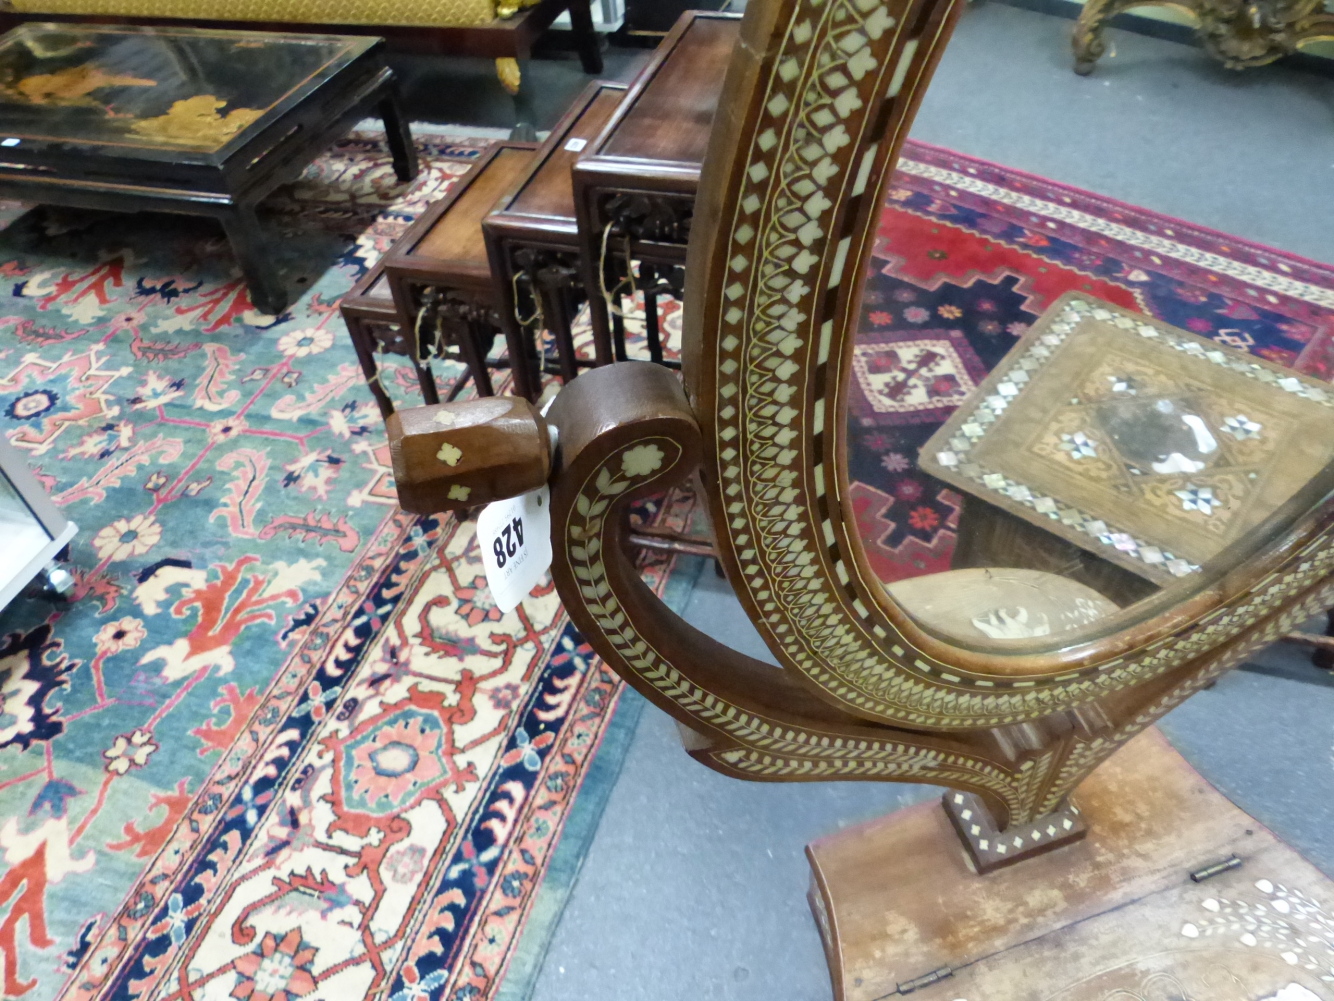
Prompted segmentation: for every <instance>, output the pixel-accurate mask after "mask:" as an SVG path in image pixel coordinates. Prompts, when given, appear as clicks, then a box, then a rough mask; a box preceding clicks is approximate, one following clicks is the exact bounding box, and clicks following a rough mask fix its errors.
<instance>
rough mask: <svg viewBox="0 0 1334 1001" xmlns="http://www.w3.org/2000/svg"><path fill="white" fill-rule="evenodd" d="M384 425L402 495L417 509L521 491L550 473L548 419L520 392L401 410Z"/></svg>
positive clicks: (460, 506) (465, 504)
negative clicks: (516, 394) (519, 394)
mask: <svg viewBox="0 0 1334 1001" xmlns="http://www.w3.org/2000/svg"><path fill="white" fill-rule="evenodd" d="M385 429H386V430H387V431H388V432H389V454H390V456H391V457H392V461H393V466H394V483H395V486H396V487H397V489H398V502H399V504H400V505H401V506H402V507H403V510H404V511H410V512H412V513H413V514H436V513H438V512H440V511H461V510H466V509H468V508H472V507H476V506H477V505H478V504H489V503H490V502H491V501H495V500H504V499H505V498H507V497H517V496H518V495H519V494H523V493H527V492H528V491H529V490H536V489H537V488H538V487H540V486H542V485H543V484H544V483H546V481H547V478H548V477H549V476H550V475H551V439H550V436H549V434H548V432H547V423H546V421H544V420H543V419H542V415H541V414H539V413H538V412H537V411H536V410H535V409H534V408H533V405H532V404H531V403H529V402H528V401H527V400H524V399H521V398H520V397H517V396H490V397H487V398H485V399H481V400H466V401H464V402H462V403H440V404H437V405H435V406H431V407H412V408H411V409H408V410H400V411H396V412H395V413H392V414H390V415H389V416H388V418H386V419H385Z"/></svg>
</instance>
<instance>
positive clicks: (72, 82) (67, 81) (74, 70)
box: [13, 63, 157, 106]
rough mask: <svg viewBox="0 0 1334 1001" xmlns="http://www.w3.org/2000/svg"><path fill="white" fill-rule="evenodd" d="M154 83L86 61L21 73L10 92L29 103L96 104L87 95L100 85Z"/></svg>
mask: <svg viewBox="0 0 1334 1001" xmlns="http://www.w3.org/2000/svg"><path fill="white" fill-rule="evenodd" d="M156 86H157V81H156V80H146V79H143V78H141V77H137V76H122V75H119V74H116V73H108V72H106V71H105V70H103V69H101V68H100V67H98V66H93V65H91V64H87V63H85V64H84V65H82V66H71V67H69V68H68V69H63V70H60V71H59V72H56V73H38V74H35V75H34V76H29V77H24V78H23V79H22V80H20V81H19V82H18V83H17V84H15V85H14V87H13V92H15V93H16V94H17V96H19V97H21V98H23V99H24V100H26V101H29V102H31V103H32V104H45V105H92V106H96V105H97V102H96V101H94V100H92V99H91V98H90V96H89V95H91V94H92V92H93V91H95V90H101V89H102V88H103V87H156Z"/></svg>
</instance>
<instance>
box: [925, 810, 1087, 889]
mask: <svg viewBox="0 0 1334 1001" xmlns="http://www.w3.org/2000/svg"><path fill="white" fill-rule="evenodd" d="M940 802H941V805H942V806H943V807H944V808H945V815H946V816H947V817H949V818H950V823H951V824H953V825H954V830H955V832H956V833H957V834H958V835H959V838H960V839H961V840H962V841H963V846H964V848H966V849H967V850H968V857H969V858H970V859H972V861H973V868H974V869H976V870H977V871H978V872H979V873H988V872H994V871H995V870H997V869H1000V868H1003V867H1005V866H1007V865H1014V864H1015V863H1016V862H1022V861H1023V860H1024V859H1029V858H1032V857H1033V856H1034V855H1041V854H1042V853H1043V852H1049V851H1051V850H1052V849H1053V848H1060V847H1061V846H1062V845H1068V844H1070V842H1072V841H1078V840H1079V839H1080V838H1082V837H1083V836H1084V835H1085V834H1087V833H1088V827H1087V826H1086V825H1085V824H1084V817H1083V816H1082V815H1081V814H1080V812H1079V808H1078V807H1077V806H1075V805H1074V804H1073V803H1067V804H1066V805H1065V806H1064V807H1063V808H1062V809H1060V810H1057V811H1055V812H1054V813H1049V814H1047V815H1046V816H1045V817H1039V818H1038V819H1037V820H1035V821H1033V822H1032V823H1028V824H1019V825H1017V826H1012V827H1011V828H1010V830H1008V831H1005V832H1001V831H999V830H997V829H996V821H995V820H993V819H992V816H991V813H990V811H988V810H987V807H986V804H985V803H983V802H982V800H981V798H980V797H978V796H975V795H973V794H972V793H970V792H955V791H953V790H951V791H950V792H947V793H945V795H944V796H943V797H942V798H941V801H940Z"/></svg>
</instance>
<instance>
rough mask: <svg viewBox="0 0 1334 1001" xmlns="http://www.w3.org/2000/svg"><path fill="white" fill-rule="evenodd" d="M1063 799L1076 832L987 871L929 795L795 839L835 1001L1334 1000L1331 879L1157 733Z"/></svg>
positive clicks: (1130, 747) (1133, 745)
mask: <svg viewBox="0 0 1334 1001" xmlns="http://www.w3.org/2000/svg"><path fill="white" fill-rule="evenodd" d="M1076 796H1077V799H1078V802H1079V806H1080V810H1081V813H1082V816H1083V819H1084V821H1085V823H1086V824H1087V829H1088V833H1087V836H1086V837H1084V838H1082V839H1080V840H1077V841H1074V842H1073V843H1066V844H1064V845H1061V846H1059V847H1057V848H1056V849H1055V850H1051V851H1047V852H1046V853H1045V854H1042V855H1038V856H1036V857H1029V858H1027V859H1025V860H1024V861H1023V862H1022V863H1021V864H1019V865H1011V866H1006V867H1004V868H1001V869H998V870H994V871H992V872H989V873H987V874H985V875H979V874H978V873H977V872H975V871H974V868H973V865H972V863H971V862H970V860H969V858H968V852H967V851H966V850H965V848H964V847H963V845H962V844H961V842H960V840H959V838H958V837H957V835H956V834H955V831H954V830H952V828H951V821H950V819H949V817H948V816H947V814H946V812H945V811H944V810H942V809H941V807H940V805H939V804H938V803H937V802H934V801H932V802H926V803H921V804H918V805H917V806H914V807H910V808H909V809H906V810H901V811H899V812H898V813H895V814H892V815H890V816H888V817H884V818H881V819H879V820H874V821H871V822H870V823H867V824H863V825H861V826H859V827H854V828H848V829H847V830H844V831H840V832H839V833H837V834H834V835H831V836H830V837H828V838H824V839H822V840H820V841H817V842H814V843H813V844H811V845H808V846H807V848H806V855H807V858H808V859H809V860H810V863H811V871H812V881H811V891H810V895H809V899H810V904H811V909H812V911H813V912H814V914H815V918H816V922H817V924H818V926H819V929H820V935H821V938H822V939H823V941H824V946H825V954H826V957H827V958H828V960H829V969H830V974H831V977H832V979H833V986H834V997H835V998H836V999H837V1001H879V999H886V998H888V997H897V996H901V995H903V994H911V995H912V997H913V1001H955V999H963V1001H988V999H993V998H1003V999H1005V1001H1109V999H1120V998H1147V999H1154V1001H1160V999H1166V998H1209V999H1211V1001H1223V999H1226V1001H1280V999H1281V1001H1328V999H1334V973H1332V972H1331V969H1332V968H1334V883H1331V881H1330V880H1329V879H1327V878H1326V877H1325V876H1324V875H1322V874H1321V873H1320V872H1319V870H1317V869H1316V868H1315V867H1314V866H1311V865H1310V864H1308V863H1307V862H1305V861H1304V860H1303V859H1302V858H1301V857H1300V856H1299V855H1297V853H1296V852H1294V851H1293V850H1292V849H1290V848H1288V847H1287V846H1286V845H1284V844H1283V843H1282V842H1281V841H1279V840H1278V838H1276V837H1275V836H1274V835H1273V834H1271V833H1270V832H1269V831H1267V830H1265V828H1263V827H1262V826H1261V825H1260V824H1259V823H1257V822H1256V821H1255V820H1254V819H1253V818H1251V817H1249V816H1248V815H1247V814H1245V813H1243V812H1242V811H1241V810H1239V809H1237V808H1236V807H1235V806H1233V805H1232V804H1231V803H1230V802H1228V800H1227V799H1226V798H1225V797H1224V796H1223V795H1222V794H1221V793H1219V792H1218V791H1217V790H1216V789H1214V788H1213V787H1212V786H1210V785H1209V784H1208V783H1207V782H1205V781H1204V780H1203V779H1202V778H1201V777H1200V776H1199V775H1198V774H1196V773H1195V771H1194V770H1193V769H1192V768H1191V767H1190V766H1189V765H1188V764H1186V762H1185V761H1184V760H1183V759H1182V758H1181V756H1180V755H1178V754H1177V753H1176V752H1175V751H1174V750H1173V749H1172V748H1171V747H1170V746H1169V745H1168V744H1167V741H1166V740H1165V739H1164V738H1163V737H1162V736H1161V735H1160V734H1159V733H1158V732H1157V731H1156V730H1150V731H1148V732H1146V733H1144V734H1141V735H1140V736H1139V737H1137V738H1136V739H1135V740H1133V741H1131V742H1130V743H1129V744H1128V745H1126V747H1124V748H1123V749H1122V750H1121V751H1120V752H1118V753H1117V754H1116V755H1115V756H1113V757H1112V758H1111V759H1110V760H1109V761H1108V762H1107V763H1106V764H1104V765H1103V766H1102V767H1100V768H1099V769H1098V770H1097V771H1096V772H1094V774H1093V775H1092V777H1090V778H1089V779H1088V781H1086V782H1085V783H1084V784H1083V785H1082V786H1080V788H1079V790H1078V792H1077V794H1076ZM956 805H958V806H960V807H961V810H960V812H959V814H958V815H959V816H960V817H962V809H966V807H963V806H962V804H956ZM1007 833H1008V832H1007ZM1012 837H1013V835H1012ZM1039 840H1041V839H1039ZM1021 847H1022V846H1021ZM1007 854H1008V853H1007ZM1234 856H1235V857H1236V858H1237V859H1240V864H1238V863H1236V862H1234V861H1231V860H1232V859H1233V857H1234Z"/></svg>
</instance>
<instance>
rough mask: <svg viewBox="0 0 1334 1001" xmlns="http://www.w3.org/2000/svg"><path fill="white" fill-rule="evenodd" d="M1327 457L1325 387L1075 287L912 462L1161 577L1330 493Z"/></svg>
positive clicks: (1270, 529)
mask: <svg viewBox="0 0 1334 1001" xmlns="http://www.w3.org/2000/svg"><path fill="white" fill-rule="evenodd" d="M888 347H892V345H889V346H888ZM1331 460H1334V390H1331V388H1330V387H1328V386H1325V385H1323V384H1321V383H1319V382H1317V381H1315V380H1313V379H1309V378H1306V377H1304V376H1301V375H1298V374H1297V373H1295V372H1292V371H1291V370H1289V369H1284V368H1280V367H1279V366H1277V365H1272V364H1270V363H1268V362H1265V361H1262V360H1261V359H1258V358H1256V357H1254V356H1253V355H1250V354H1246V353H1244V352H1241V351H1236V350H1234V349H1231V348H1227V347H1224V346H1222V345H1219V344H1218V343H1216V342H1214V341H1209V340H1205V339H1204V338H1201V337H1197V336H1196V335H1194V334H1191V333H1188V332H1187V331H1184V330H1179V329H1177V328H1175V327H1172V326H1169V325H1168V324H1165V323H1161V322H1159V321H1157V320H1154V319H1152V318H1150V317H1147V316H1143V315H1141V314H1138V313H1133V312H1131V311H1129V310H1125V309H1121V308H1119V307H1116V306H1113V305H1111V304H1109V303H1104V302H1100V301H1098V300H1095V299H1092V298H1090V297H1088V296H1084V295H1082V294H1079V293H1071V294H1069V295H1066V296H1063V297H1062V298H1061V299H1059V300H1057V301H1056V302H1055V303H1054V304H1053V305H1052V306H1051V307H1050V308H1049V309H1048V310H1047V311H1046V312H1045V313H1044V314H1043V315H1042V317H1041V318H1040V319H1039V321H1038V322H1037V323H1036V324H1034V326H1033V328H1032V329H1031V330H1030V331H1029V332H1028V333H1027V334H1026V335H1025V336H1024V338H1023V339H1022V340H1021V341H1020V342H1019V343H1018V344H1017V345H1015V347H1014V348H1013V349H1012V350H1011V351H1010V353H1009V354H1007V355H1006V356H1005V358H1004V359H1003V360H1002V361H1001V363H1000V364H999V365H998V366H997V367H996V369H995V370H994V371H993V372H992V374H991V376H990V377H988V378H987V380H986V381H985V382H983V383H982V385H981V386H979V387H978V389H977V390H976V392H975V393H974V394H973V395H972V396H971V397H970V398H969V400H968V401H967V402H966V403H965V404H964V405H963V406H962V407H960V408H959V409H958V410H957V411H956V412H955V414H954V416H953V417H951V418H950V420H949V421H948V422H946V424H945V425H944V426H943V427H941V428H940V430H938V431H937V432H936V433H935V434H934V435H932V437H931V439H930V441H928V442H927V443H926V445H924V446H923V447H922V451H921V460H920V466H921V468H922V469H923V470H924V471H925V472H928V473H930V474H932V475H933V476H936V477H938V478H940V479H942V480H944V481H945V482H947V483H950V484H952V485H954V486H957V487H958V488H960V489H961V490H965V491H967V492H969V493H971V494H974V495H976V496H978V497H981V498H982V499H984V500H986V501H988V502H990V503H991V504H994V505H996V506H998V507H1001V508H1003V509H1005V510H1007V511H1010V512H1012V513H1014V514H1017V515H1019V516H1020V517H1022V518H1025V519H1027V520H1029V521H1030V522H1033V523H1034V524H1037V525H1040V526H1041V527H1043V528H1044V529H1046V530H1047V531H1050V532H1052V533H1054V534H1056V535H1058V536H1061V537H1063V538H1065V539H1068V540H1069V541H1071V542H1073V543H1075V544H1076V545H1078V546H1081V547H1082V548H1084V549H1086V550H1089V551H1091V552H1094V553H1096V554H1097V555H1099V556H1101V557H1103V558H1104V559H1107V560H1110V561H1112V562H1114V563H1117V564H1119V565H1121V566H1123V567H1125V568H1126V569H1129V570H1132V571H1134V572H1135V573H1137V574H1139V575H1141V576H1142V577H1145V578H1148V579H1149V580H1151V581H1154V582H1156V583H1159V584H1168V583H1172V582H1174V581H1176V580H1179V579H1181V578H1185V577H1189V576H1191V575H1193V574H1197V573H1199V572H1200V570H1201V569H1202V566H1203V565H1204V564H1206V563H1207V562H1208V561H1210V560H1215V559H1216V560H1218V561H1219V565H1221V564H1222V563H1223V562H1226V561H1227V560H1228V559H1229V557H1228V555H1227V553H1226V551H1227V550H1228V548H1229V547H1232V546H1239V545H1242V544H1245V543H1248V542H1251V543H1253V542H1254V541H1256V538H1257V537H1264V538H1268V537H1270V536H1272V535H1273V534H1274V533H1275V532H1276V531H1278V530H1279V529H1280V528H1281V527H1282V525H1283V524H1285V523H1286V522H1287V521H1290V520H1291V518H1292V517H1294V516H1296V515H1297V514H1300V513H1301V512H1302V511H1304V510H1305V509H1306V507H1307V506H1308V505H1306V504H1305V502H1304V500H1301V502H1299V499H1300V498H1306V495H1308V494H1311V495H1314V494H1317V493H1321V492H1322V491H1325V490H1327V489H1328V488H1329V485H1330V484H1329V483H1327V482H1326V481H1330V480H1334V467H1332V466H1331ZM1299 495H1300V498H1299Z"/></svg>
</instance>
